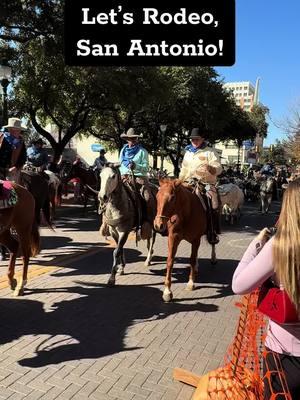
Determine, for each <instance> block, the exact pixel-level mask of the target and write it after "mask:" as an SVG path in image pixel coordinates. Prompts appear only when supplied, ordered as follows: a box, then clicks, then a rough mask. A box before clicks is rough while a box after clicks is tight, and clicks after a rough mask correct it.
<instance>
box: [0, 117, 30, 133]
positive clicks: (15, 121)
mask: <svg viewBox="0 0 300 400" xmlns="http://www.w3.org/2000/svg"><path fill="white" fill-rule="evenodd" d="M3 128H15V129H20V130H21V131H26V128H25V126H22V124H21V120H20V119H19V118H8V124H7V125H3Z"/></svg>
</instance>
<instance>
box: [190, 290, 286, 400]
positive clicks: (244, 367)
mask: <svg viewBox="0 0 300 400" xmlns="http://www.w3.org/2000/svg"><path fill="white" fill-rule="evenodd" d="M257 298H258V291H255V292H253V293H251V294H249V295H245V296H243V297H242V298H241V301H240V303H238V304H237V305H238V307H240V317H239V321H238V327H237V331H236V335H235V337H234V340H233V342H232V344H231V345H230V347H229V349H228V351H227V354H226V356H225V363H224V364H225V365H224V367H222V368H218V369H217V370H214V371H211V372H210V373H209V374H207V375H205V377H202V378H201V379H203V381H202V383H201V384H199V385H198V388H197V390H196V393H195V395H194V397H193V399H197V400H198V399H201V400H202V399H203V400H225V399H234V400H264V386H263V385H264V383H263V382H264V380H265V381H266V380H268V381H269V382H271V376H272V374H278V376H279V377H280V381H281V386H282V391H281V392H280V393H278V392H277V393H275V392H274V391H273V389H272V387H271V385H270V390H271V397H269V399H270V400H279V399H280V400H292V397H291V395H290V394H289V391H288V387H287V384H286V380H285V376H284V373H283V370H282V367H281V364H280V360H279V358H278V359H277V358H276V364H277V368H276V371H272V370H270V368H269V366H268V364H267V365H266V366H267V371H266V373H265V376H264V375H263V370H262V361H263V358H266V355H267V351H266V350H265V349H264V345H263V342H264V336H265V330H266V320H265V318H264V316H263V315H262V314H261V313H260V312H259V311H258V310H257V307H256V305H257ZM201 387H202V388H201Z"/></svg>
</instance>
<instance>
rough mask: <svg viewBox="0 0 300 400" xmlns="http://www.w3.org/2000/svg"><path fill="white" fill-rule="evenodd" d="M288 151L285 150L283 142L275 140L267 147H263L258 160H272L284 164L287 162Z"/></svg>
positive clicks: (263, 161)
mask: <svg viewBox="0 0 300 400" xmlns="http://www.w3.org/2000/svg"><path fill="white" fill-rule="evenodd" d="M288 159H289V157H288V153H287V151H286V146H285V144H284V143H281V142H280V141H279V140H276V143H275V144H273V145H270V147H269V148H268V149H264V151H263V153H262V155H261V157H260V160H261V162H262V163H265V162H267V161H272V162H273V163H274V164H277V165H284V164H287V163H288Z"/></svg>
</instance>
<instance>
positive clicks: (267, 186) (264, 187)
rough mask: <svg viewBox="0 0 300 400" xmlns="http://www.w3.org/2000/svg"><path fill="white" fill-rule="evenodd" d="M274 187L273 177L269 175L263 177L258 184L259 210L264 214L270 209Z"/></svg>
mask: <svg viewBox="0 0 300 400" xmlns="http://www.w3.org/2000/svg"><path fill="white" fill-rule="evenodd" d="M273 189H274V178H272V177H271V176H269V177H267V178H266V179H264V180H263V181H262V183H261V185H260V200H261V212H262V213H263V214H266V213H268V212H269V210H270V205H271V202H272V196H273Z"/></svg>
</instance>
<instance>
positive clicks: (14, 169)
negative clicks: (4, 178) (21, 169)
mask: <svg viewBox="0 0 300 400" xmlns="http://www.w3.org/2000/svg"><path fill="white" fill-rule="evenodd" d="M16 170H17V167H11V168H9V170H8V172H15V171H16Z"/></svg>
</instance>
